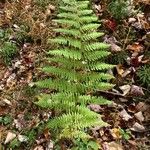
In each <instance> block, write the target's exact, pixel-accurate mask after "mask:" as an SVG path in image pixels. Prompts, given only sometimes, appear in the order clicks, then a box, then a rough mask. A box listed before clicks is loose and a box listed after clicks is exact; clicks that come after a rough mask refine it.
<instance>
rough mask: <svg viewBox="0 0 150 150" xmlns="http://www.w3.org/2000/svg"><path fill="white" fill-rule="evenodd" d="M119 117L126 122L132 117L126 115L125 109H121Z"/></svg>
mask: <svg viewBox="0 0 150 150" xmlns="http://www.w3.org/2000/svg"><path fill="white" fill-rule="evenodd" d="M119 115H120V117H122V119H123V120H125V121H128V120H129V119H131V118H132V117H131V116H130V115H129V114H128V113H127V111H126V110H125V109H123V110H122V111H121V112H120V113H119Z"/></svg>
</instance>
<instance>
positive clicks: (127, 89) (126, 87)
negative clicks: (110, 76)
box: [119, 84, 131, 96]
mask: <svg viewBox="0 0 150 150" xmlns="http://www.w3.org/2000/svg"><path fill="white" fill-rule="evenodd" d="M119 88H120V89H121V90H122V92H123V95H124V96H125V95H127V94H128V93H129V92H130V89H131V86H130V85H128V84H127V85H123V86H120V87H119Z"/></svg>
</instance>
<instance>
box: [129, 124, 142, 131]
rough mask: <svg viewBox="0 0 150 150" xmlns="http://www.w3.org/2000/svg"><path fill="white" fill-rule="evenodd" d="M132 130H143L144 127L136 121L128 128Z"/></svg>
mask: <svg viewBox="0 0 150 150" xmlns="http://www.w3.org/2000/svg"><path fill="white" fill-rule="evenodd" d="M130 129H131V130H132V131H135V132H143V131H145V127H144V126H143V125H141V124H139V123H138V122H136V123H135V124H134V125H133V127H132V128H130Z"/></svg>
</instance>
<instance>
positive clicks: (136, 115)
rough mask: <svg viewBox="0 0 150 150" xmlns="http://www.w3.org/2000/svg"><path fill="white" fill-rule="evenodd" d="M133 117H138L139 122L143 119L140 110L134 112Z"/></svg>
mask: <svg viewBox="0 0 150 150" xmlns="http://www.w3.org/2000/svg"><path fill="white" fill-rule="evenodd" d="M134 116H135V118H136V119H138V120H139V121H140V122H142V121H144V116H143V114H142V112H141V111H139V112H137V113H136V114H134Z"/></svg>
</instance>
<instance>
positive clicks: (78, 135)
mask: <svg viewBox="0 0 150 150" xmlns="http://www.w3.org/2000/svg"><path fill="white" fill-rule="evenodd" d="M59 138H60V139H61V138H68V139H74V138H75V139H83V140H85V139H89V138H92V137H91V136H90V135H89V134H86V133H85V132H83V131H79V130H70V129H66V128H65V129H64V130H63V131H62V133H61V134H60V136H59Z"/></svg>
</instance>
